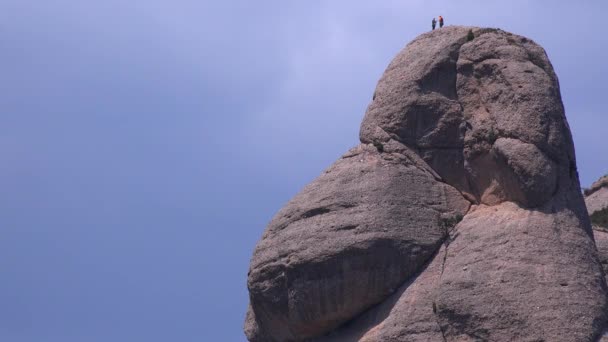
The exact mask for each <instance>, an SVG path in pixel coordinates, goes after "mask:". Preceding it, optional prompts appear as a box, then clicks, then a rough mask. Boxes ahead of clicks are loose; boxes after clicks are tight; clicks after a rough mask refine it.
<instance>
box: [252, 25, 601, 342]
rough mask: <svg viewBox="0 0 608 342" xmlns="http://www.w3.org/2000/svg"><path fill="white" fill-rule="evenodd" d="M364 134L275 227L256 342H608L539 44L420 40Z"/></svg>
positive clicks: (480, 34)
mask: <svg viewBox="0 0 608 342" xmlns="http://www.w3.org/2000/svg"><path fill="white" fill-rule="evenodd" d="M469 30H471V31H472V32H473V35H474V39H473V40H469V39H467V34H468V32H469ZM360 140H361V144H360V145H359V146H357V147H355V148H353V149H351V150H350V151H349V152H347V153H346V154H345V155H344V156H342V157H341V158H340V159H339V160H338V161H337V162H335V163H334V165H332V166H331V167H330V168H329V169H327V170H326V171H325V172H324V173H323V174H322V175H321V176H319V177H318V178H317V179H316V180H314V181H313V182H312V183H311V184H309V185H307V186H306V187H305V188H304V189H303V190H302V191H301V192H300V193H299V194H298V195H296V196H295V197H294V198H293V199H292V200H291V201H290V202H289V203H287V204H286V206H285V207H283V209H281V210H280V211H279V212H278V213H277V214H276V216H275V217H274V218H273V219H272V221H271V222H270V224H269V225H268V227H267V228H266V231H265V232H264V235H263V237H262V240H261V241H260V242H259V243H258V245H257V247H256V249H255V252H254V255H253V257H252V260H251V267H250V272H249V275H248V281H247V285H248V288H249V293H250V303H251V304H250V307H249V310H248V313H247V319H246V322H245V333H246V335H247V337H248V339H249V340H250V341H311V340H312V341H442V340H443V341H594V340H596V339H597V338H598V337H599V336H600V334H601V333H602V331H603V330H604V327H605V322H606V317H605V316H606V314H605V312H606V309H607V307H606V306H607V303H606V282H605V279H604V273H603V272H602V269H601V265H600V263H599V259H598V253H597V251H596V248H595V247H594V240H593V234H592V230H591V225H590V221H589V217H588V215H587V213H586V207H585V202H584V200H583V196H582V194H581V189H580V185H579V180H578V173H577V170H576V160H575V154H574V147H573V143H572V138H571V135H570V131H569V128H568V124H567V122H566V117H565V113H564V107H563V105H562V101H561V97H560V91H559V83H558V80H557V76H556V75H555V73H554V71H553V68H552V66H551V63H550V62H549V59H548V58H547V55H546V54H545V52H544V50H543V49H542V48H541V47H540V46H538V45H537V44H536V43H534V42H533V41H531V40H529V39H527V38H524V37H521V36H517V35H513V34H511V33H508V32H504V31H501V30H497V29H480V28H472V27H457V26H453V27H446V28H442V29H440V30H436V31H433V32H429V33H426V34H423V35H421V36H419V37H418V38H416V39H415V40H414V41H412V42H411V43H410V44H408V46H407V47H406V48H405V49H404V50H403V51H402V52H400V53H399V54H398V55H397V57H396V58H395V59H394V60H393V61H392V62H391V63H390V65H389V66H388V68H387V70H386V71H385V73H384V75H383V76H382V77H381V79H380V81H379V82H378V86H377V88H376V91H375V92H374V96H373V100H372V102H371V103H370V105H369V107H368V110H367V112H366V114H365V117H364V119H363V122H362V124H361V131H360Z"/></svg>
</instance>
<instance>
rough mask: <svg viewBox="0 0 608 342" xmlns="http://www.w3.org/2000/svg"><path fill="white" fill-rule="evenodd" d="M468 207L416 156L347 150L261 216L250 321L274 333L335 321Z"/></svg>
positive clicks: (390, 283)
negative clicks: (272, 212)
mask: <svg viewBox="0 0 608 342" xmlns="http://www.w3.org/2000/svg"><path fill="white" fill-rule="evenodd" d="M405 152H406V150H404V153H405ZM468 208H469V202H467V201H466V200H464V199H463V198H462V196H461V195H460V193H459V192H458V191H456V190H455V189H454V188H453V187H451V186H449V185H446V184H444V183H441V182H438V181H437V180H436V179H435V178H434V176H433V174H432V172H430V171H429V170H428V167H426V165H425V164H424V162H423V161H421V160H420V158H419V157H418V156H417V155H415V154H413V153H409V155H408V154H400V153H396V152H395V153H380V152H378V151H377V149H376V148H375V147H373V146H367V145H360V146H359V147H357V148H354V149H352V150H351V151H349V152H348V153H347V154H346V155H344V156H343V157H342V158H341V159H340V160H338V161H337V162H336V163H335V164H334V165H333V166H331V167H330V168H329V169H327V170H326V171H325V172H324V173H323V175H321V176H320V177H319V178H317V179H316V180H315V181H314V182H312V183H311V184H309V185H308V186H306V187H305V188H304V190H302V192H301V193H299V194H298V195H297V196H296V197H294V198H293V199H292V200H291V201H290V202H289V203H288V204H287V205H286V206H285V207H284V208H283V209H281V211H279V213H278V214H277V215H276V216H275V217H274V219H273V220H272V222H271V223H270V224H269V226H268V228H267V230H266V232H265V233H264V236H263V238H262V241H260V243H259V244H258V246H257V248H256V250H255V252H254V255H253V258H252V262H251V271H250V273H249V279H248V287H249V291H250V296H251V304H252V307H253V309H254V310H253V311H254V312H252V313H251V314H250V315H255V320H254V319H252V322H251V323H248V326H249V325H250V324H259V326H260V327H261V328H262V329H263V330H264V331H267V332H272V336H273V338H274V340H276V341H290V340H302V339H305V338H311V337H315V336H319V335H323V334H324V333H327V332H328V331H331V330H332V329H335V328H337V327H338V326H339V325H340V324H342V323H344V322H346V321H348V320H350V319H352V318H353V317H355V316H356V315H358V314H360V313H361V312H363V311H364V310H366V309H368V308H369V307H371V306H372V305H375V304H378V303H379V302H380V301H382V300H383V299H385V298H386V297H387V296H389V295H390V294H392V293H393V292H394V291H395V290H396V289H397V288H398V287H399V286H401V284H403V282H405V281H406V280H407V279H408V278H410V277H411V276H412V275H413V274H414V273H416V272H417V271H418V269H419V267H420V266H421V265H423V264H424V263H425V262H427V261H428V260H429V259H430V258H431V257H432V256H433V255H434V254H435V251H436V250H437V249H438V248H439V246H440V245H441V243H442V242H443V240H444V239H445V238H446V236H447V228H448V225H449V224H450V222H454V223H453V224H455V222H456V221H457V220H458V219H459V218H462V216H463V215H464V214H465V213H466V212H467V210H468ZM255 321H257V323H253V322H255ZM247 329H251V328H247ZM249 338H250V339H251V340H262V339H259V338H256V336H255V334H250V336H249Z"/></svg>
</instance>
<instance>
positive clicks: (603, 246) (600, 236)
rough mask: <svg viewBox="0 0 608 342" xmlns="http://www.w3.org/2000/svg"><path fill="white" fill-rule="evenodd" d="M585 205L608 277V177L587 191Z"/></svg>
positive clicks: (601, 179) (598, 181) (602, 178)
mask: <svg viewBox="0 0 608 342" xmlns="http://www.w3.org/2000/svg"><path fill="white" fill-rule="evenodd" d="M585 194H586V197H585V204H586V205H587V210H588V213H589V216H590V218H591V223H592V225H593V235H594V237H595V245H596V246H597V250H598V254H599V258H600V262H601V264H602V267H603V268H604V273H605V274H606V275H607V276H608V176H603V177H601V178H600V179H599V180H597V181H596V182H595V183H593V184H592V185H591V187H590V188H589V189H587V190H585Z"/></svg>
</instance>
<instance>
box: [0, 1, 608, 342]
mask: <svg viewBox="0 0 608 342" xmlns="http://www.w3.org/2000/svg"><path fill="white" fill-rule="evenodd" d="M429 3H430V2H429V1H418V0H415V1H392V0H390V1H389V0H386V1H385V0H379V1H373V2H372V1H345V0H334V1H315V0H311V1H306V2H303V1H297V2H296V1H273V0H269V1H257V2H256V1H234V0H230V1H217V2H209V1H202V2H201V1H193V0H192V1H190V0H173V1H166V0H164V1H159V0H147V1H143V0H133V1H118V0H104V1H95V2H93V1H89V0H46V1H44V2H41V1H31V0H3V1H2V2H0V47H1V49H2V54H1V57H0V75H1V77H0V188H1V189H2V191H0V232H1V236H2V238H1V239H0V274H1V275H2V281H1V282H0V303H2V305H0V340H2V341H12V342H82V341H85V342H96V341H100V342H102V341H103V342H106V341H118V342H122V341H129V342H131V341H146V342H154V341H182V342H188V341H198V342H200V341H243V340H244V336H243V334H242V322H243V316H244V312H245V309H246V305H247V291H246V275H247V268H248V263H249V258H250V255H251V252H252V250H253V247H254V246H255V243H256V241H257V240H258V239H259V237H260V236H261V234H262V231H263V229H264V227H265V225H266V224H267V222H268V221H269V220H270V218H271V217H272V215H273V214H274V213H275V212H276V211H277V210H278V209H279V208H280V207H281V205H283V204H284V203H285V202H286V201H287V200H288V199H289V198H290V197H291V196H293V195H294V194H295V193H297V191H298V190H299V189H301V188H302V186H304V185H305V184H306V183H308V182H309V181H311V180H312V179H314V178H315V177H316V176H317V175H318V174H319V173H320V172H321V171H322V170H323V169H324V168H326V167H327V166H329V165H330V164H331V163H332V162H333V161H334V160H335V159H336V158H337V157H339V156H340V155H341V154H342V153H343V152H345V151H346V150H347V149H348V148H349V147H352V146H354V145H356V144H357V137H358V128H359V123H360V120H361V118H362V117H363V114H364V112H365V108H366V106H367V104H368V103H369V101H370V99H371V95H372V93H373V90H374V87H375V83H376V82H377V80H378V78H379V77H380V75H381V73H382V71H383V70H384V68H385V67H386V65H387V64H388V62H389V61H390V60H391V59H392V57H393V56H394V55H395V54H396V53H397V52H398V51H399V50H400V49H401V48H402V47H403V46H404V45H405V44H406V43H407V42H408V41H410V40H411V39H412V38H414V37H415V36H417V35H418V34H420V33H422V32H424V31H426V30H428V28H429V27H430V20H431V18H432V17H434V16H438V15H443V16H444V17H445V18H446V23H447V24H448V25H450V24H464V25H476V26H490V27H500V28H503V29H505V30H509V31H512V32H515V33H518V34H522V35H526V36H528V37H530V38H532V39H534V40H535V41H537V42H538V43H540V44H541V45H543V46H544V47H545V48H546V50H547V52H548V54H549V57H550V58H551V60H552V62H553V64H554V67H555V69H556V71H557V73H558V75H559V78H560V83H561V87H562V95H563V99H564V103H565V105H566V110H567V116H568V120H569V122H570V126H571V128H572V131H573V134H574V140H575V143H576V152H577V157H578V167H579V172H580V175H581V180H582V183H583V185H589V184H590V183H591V182H592V181H593V180H595V179H597V178H598V177H599V176H601V175H603V174H604V173H606V172H608V154H607V153H605V150H606V143H605V141H606V137H605V134H606V127H608V116H607V115H606V111H605V109H604V105H605V98H604V96H605V94H606V88H607V87H606V85H605V81H604V80H605V79H607V78H608V65H607V64H606V63H605V61H606V60H608V45H607V44H606V43H607V38H606V34H605V32H604V31H605V27H603V26H602V15H603V14H604V13H607V10H608V4H607V3H606V2H605V1H599V0H598V1H578V2H559V3H557V4H556V2H554V1H534V2H532V1H522V0H519V1H518V0H515V1H500V2H499V1H481V0H479V1H470V0H462V1H458V2H455V1H433V2H432V3H431V4H429Z"/></svg>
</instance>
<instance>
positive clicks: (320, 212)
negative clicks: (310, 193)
mask: <svg viewBox="0 0 608 342" xmlns="http://www.w3.org/2000/svg"><path fill="white" fill-rule="evenodd" d="M330 211H331V209H329V208H315V209H311V210H309V211H307V212H305V213H304V214H302V218H311V217H313V216H318V215H323V214H327V213H329V212H330Z"/></svg>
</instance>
